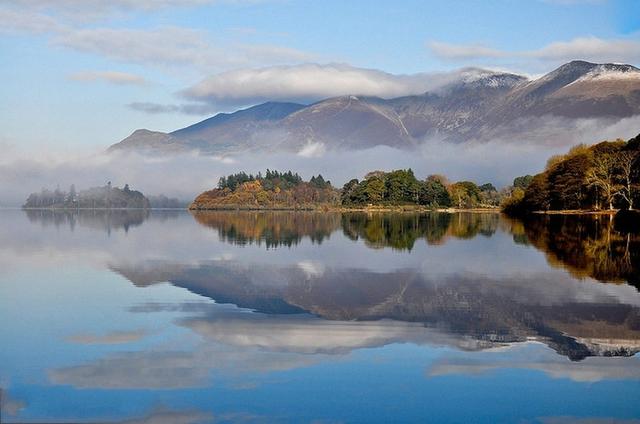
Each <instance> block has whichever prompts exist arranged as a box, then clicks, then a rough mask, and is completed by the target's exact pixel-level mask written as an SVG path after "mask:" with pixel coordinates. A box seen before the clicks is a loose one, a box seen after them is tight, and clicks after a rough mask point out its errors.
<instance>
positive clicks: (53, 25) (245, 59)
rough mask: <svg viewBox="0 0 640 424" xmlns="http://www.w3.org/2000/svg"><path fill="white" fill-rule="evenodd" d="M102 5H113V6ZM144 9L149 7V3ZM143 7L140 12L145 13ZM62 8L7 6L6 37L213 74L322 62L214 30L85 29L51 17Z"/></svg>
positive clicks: (1, 16)
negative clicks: (223, 37)
mask: <svg viewBox="0 0 640 424" xmlns="http://www.w3.org/2000/svg"><path fill="white" fill-rule="evenodd" d="M24 3H30V2H24ZM41 3H42V4H44V2H39V1H36V2H34V4H35V5H36V6H38V5H41ZM75 3H76V2H75V1H71V0H69V1H67V2H64V4H68V5H72V4H75ZM87 3H88V4H89V3H94V2H93V1H88V2H87ZM99 3H100V4H108V3H109V2H99ZM117 3H118V2H117ZM129 3H133V2H128V1H124V0H122V1H121V2H119V3H118V4H120V6H121V7H125V6H126V5H129ZM160 3H161V4H174V3H176V4H177V3H179V2H178V1H174V0H165V1H162V2H160ZM191 3H195V1H193V2H191ZM83 4H84V3H83ZM136 4H137V2H136ZM144 4H146V2H143V5H144ZM150 4H151V2H149V6H148V7H151V5H150ZM143 5H142V6H140V7H139V9H142V10H144V6H143ZM60 7H61V6H60V5H58V4H57V3H56V7H55V8H53V7H52V8H48V7H44V5H42V7H32V8H24V7H23V8H19V7H7V6H6V5H2V6H0V21H2V22H3V26H2V28H1V29H0V33H9V34H21V33H26V34H38V35H43V36H45V37H47V39H48V41H49V42H50V44H52V45H53V46H59V47H65V48H69V49H72V50H75V51H79V52H83V53H88V54H95V55H99V56H102V57H105V58H107V59H111V60H114V61H118V62H124V63H134V64H141V65H154V66H164V67H167V66H183V67H189V68H193V69H195V70H199V71H202V72H207V73H209V72H212V71H222V70H225V69H232V68H239V67H250V66H264V65H267V64H268V65H274V64H290V63H299V62H301V61H310V60H313V59H314V58H315V57H316V55H314V54H312V53H308V52H303V51H300V50H297V49H294V48H291V47H286V46H279V45H271V44H264V43H263V44H246V43H242V44H240V43H228V42H225V43H224V44H223V43H218V42H217V41H216V40H215V39H213V38H212V37H211V35H210V33H209V32H208V31H205V30H198V29H192V28H185V27H179V26H160V27H155V28H142V29H140V28H135V29H133V28H122V27H117V28H114V27H80V26H79V25H78V23H77V22H74V21H69V20H65V19H64V18H61V17H60V16H59V15H58V14H55V13H54V14H51V13H49V12H50V9H55V10H57V9H58V8H60ZM104 7H106V6H104ZM114 7H115V6H114ZM158 7H159V6H158ZM96 10H100V7H98V6H96Z"/></svg>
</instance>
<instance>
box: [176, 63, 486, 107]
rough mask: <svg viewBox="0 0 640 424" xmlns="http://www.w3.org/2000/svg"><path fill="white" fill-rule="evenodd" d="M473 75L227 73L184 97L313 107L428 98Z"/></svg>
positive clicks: (345, 68)
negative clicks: (345, 100) (335, 101)
mask: <svg viewBox="0 0 640 424" xmlns="http://www.w3.org/2000/svg"><path fill="white" fill-rule="evenodd" d="M469 72H474V71H473V70H462V71H459V72H450V73H432V74H427V73H421V74H413V75H395V74H390V73H387V72H383V71H379V70H375V69H366V68H356V67H354V66H351V65H347V64H335V63H333V64H326V65H322V64H315V63H307V64H301V65H292V66H271V67H266V68H261V69H240V70H235V71H229V72H223V73H219V74H216V75H213V76H211V77H209V78H207V79H205V80H203V81H202V82H200V83H198V84H196V85H194V86H192V87H190V88H188V89H187V90H185V91H184V92H183V94H184V95H185V96H186V97H187V98H190V99H192V100H200V101H205V102H209V103H212V104H230V105H243V104H245V105H246V104H255V103H259V102H262V101H269V100H289V101H301V102H308V101H315V100H319V99H324V98H327V97H336V96H342V95H347V94H353V95H364V96H378V97H385V98H391V97H398V96H405V95H411V94H419V93H424V92H425V91H428V90H430V89H434V88H437V87H440V86H442V85H444V84H446V83H448V82H451V81H454V80H456V79H457V78H459V77H460V76H461V75H462V74H464V73H469ZM475 72H477V71H475Z"/></svg>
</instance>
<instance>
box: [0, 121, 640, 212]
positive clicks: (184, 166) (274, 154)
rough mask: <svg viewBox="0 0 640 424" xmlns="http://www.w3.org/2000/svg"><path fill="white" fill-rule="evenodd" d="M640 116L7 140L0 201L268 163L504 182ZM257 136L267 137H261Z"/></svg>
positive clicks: (188, 182) (213, 180)
mask: <svg viewBox="0 0 640 424" xmlns="http://www.w3.org/2000/svg"><path fill="white" fill-rule="evenodd" d="M638 128H640V116H636V117H631V118H626V119H622V120H617V121H611V120H602V119H580V120H570V119H565V118H558V117H546V118H545V117H542V118H535V119H532V120H528V121H526V122H520V123H518V126H516V127H515V128H511V129H509V128H506V129H505V130H504V131H503V132H497V133H496V134H494V136H492V137H489V138H484V139H479V140H475V141H470V142H467V143H451V142H446V141H442V140H438V139H434V138H430V139H426V140H421V141H420V144H419V147H418V149H417V150H399V149H394V148H391V147H386V146H378V147H372V148H368V149H364V150H357V151H348V150H329V149H324V148H323V147H322V146H320V145H308V146H307V147H305V148H303V149H302V150H301V151H298V152H296V151H289V152H281V151H277V150H276V151H274V149H273V146H274V145H275V144H274V143H275V142H277V141H278V140H281V138H279V136H276V137H273V138H270V137H269V136H268V134H262V136H261V137H260V140H257V141H256V144H255V145H256V146H258V147H260V146H261V147H260V148H259V149H257V150H256V151H254V152H247V153H239V154H234V155H226V156H204V155H199V154H197V153H195V152H187V153H184V154H179V155H173V156H144V155H140V154H136V153H133V152H121V153H116V154H110V155H109V154H104V153H102V152H101V153H94V154H89V153H75V154H74V153H69V152H59V151H54V152H47V151H46V150H43V149H42V148H39V149H38V150H37V152H33V151H29V150H20V149H18V148H16V147H15V145H14V147H11V146H9V148H8V149H6V150H3V153H4V154H3V155H2V156H1V157H0V193H1V195H0V205H13V206H17V205H21V204H22V203H23V202H24V201H25V199H26V197H27V196H28V195H29V193H31V192H34V191H39V190H40V189H41V188H42V187H48V188H50V189H53V188H55V186H56V185H57V184H60V187H61V188H63V189H66V188H68V187H69V186H70V185H71V184H72V183H73V184H75V185H76V187H77V188H78V189H83V188H88V187H93V186H102V185H104V184H106V182H107V181H112V182H113V184H114V185H117V186H124V184H125V183H128V184H130V185H131V187H132V188H134V189H137V190H141V191H142V192H143V193H145V194H148V195H153V194H160V193H163V194H165V195H167V196H171V197H178V198H180V199H184V200H191V199H193V198H194V197H195V196H196V195H197V194H198V193H200V192H202V191H204V190H207V189H210V188H212V187H215V186H216V184H217V182H218V178H220V177H221V176H223V175H227V174H230V173H234V172H238V171H246V172H251V173H257V172H258V171H263V172H264V170H265V169H266V168H269V169H281V170H286V169H291V170H293V171H297V172H299V173H300V174H301V175H302V176H303V177H305V178H310V177H311V175H318V174H319V173H320V174H322V175H323V176H324V177H325V178H328V179H330V180H331V181H332V182H333V183H334V184H335V185H336V186H341V185H342V184H344V183H345V182H346V181H348V180H350V179H351V178H362V176H364V175H365V174H366V173H367V172H369V171H371V170H375V169H382V170H391V169H398V168H409V167H410V168H412V169H413V170H414V171H415V173H416V175H417V176H418V177H420V178H424V177H426V176H427V175H429V174H444V175H447V176H448V177H449V178H450V179H452V180H473V181H477V182H479V183H484V182H491V183H493V184H494V185H496V186H498V187H500V186H504V185H507V184H510V183H511V181H513V178H514V177H517V176H519V175H524V174H535V173H538V172H540V171H542V169H544V166H545V164H546V161H547V159H548V158H549V157H550V156H552V155H554V154H558V153H565V152H566V151H567V150H568V149H569V147H570V146H572V145H574V144H578V143H587V144H593V143H597V142H599V141H603V140H607V139H608V140H614V139H616V138H623V139H629V138H631V137H634V136H635V135H637V134H638ZM258 141H259V142H260V143H262V144H258Z"/></svg>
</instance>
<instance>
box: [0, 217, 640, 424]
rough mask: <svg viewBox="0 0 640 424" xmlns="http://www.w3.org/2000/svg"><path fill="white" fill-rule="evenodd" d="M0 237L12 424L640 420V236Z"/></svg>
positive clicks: (458, 226) (4, 364) (595, 232)
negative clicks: (37, 423) (82, 423)
mask: <svg viewBox="0 0 640 424" xmlns="http://www.w3.org/2000/svg"><path fill="white" fill-rule="evenodd" d="M0 222H1V224H0V249H1V250H0V322H1V323H2V325H1V327H0V337H1V340H2V348H1V349H0V364H1V367H0V387H1V388H2V403H1V405H2V415H1V418H0V421H1V422H3V423H7V422H126V423H137V422H140V423H209V422H216V423H218V422H229V423H235V422H242V423H253V422H266V423H274V422H275V423H279V422H283V423H287V422H295V423H298V422H299V423H339V422H340V423H341V422H345V423H372V422H460V423H468V422H475V423H479V422H487V423H511V422H524V423H566V422H576V421H580V420H584V422H598V421H597V420H596V421H593V420H591V419H601V420H603V422H615V421H616V420H620V421H622V422H624V420H631V419H634V418H640V402H638V399H640V358H639V357H638V355H637V352H639V351H640V295H639V293H638V287H640V236H638V235H633V234H626V233H623V232H619V231H616V229H615V227H614V226H613V224H612V221H611V219H610V218H609V217H607V216H582V217H578V216H546V217H544V216H543V217H538V218H535V219H532V220H530V221H528V222H521V221H516V220H510V219H507V218H505V217H502V216H500V215H498V214H480V213H458V214H443V213H429V214H366V213H350V214H340V213H330V212H328V213H312V212H211V213H197V214H191V213H189V212H187V211H151V212H149V211H79V212H73V213H72V212H63V211H44V210H43V211H37V210H30V211H22V210H2V211H0ZM604 420H609V421H604Z"/></svg>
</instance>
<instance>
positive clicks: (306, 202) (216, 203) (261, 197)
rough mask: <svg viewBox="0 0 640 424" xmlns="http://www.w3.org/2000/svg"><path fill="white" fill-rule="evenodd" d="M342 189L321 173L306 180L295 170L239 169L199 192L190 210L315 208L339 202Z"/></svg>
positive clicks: (328, 206) (327, 206) (331, 205)
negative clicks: (252, 171) (237, 171)
mask: <svg viewBox="0 0 640 424" xmlns="http://www.w3.org/2000/svg"><path fill="white" fill-rule="evenodd" d="M339 201H340V192H339V191H338V190H337V189H336V188H335V187H333V186H332V185H331V182H330V181H327V180H325V179H324V178H323V177H322V175H318V176H317V177H316V176H313V177H311V179H310V180H309V181H304V180H303V179H302V177H300V175H298V174H297V173H293V172H292V171H287V172H279V171H271V170H269V169H267V172H266V173H265V174H264V175H263V174H262V173H258V174H257V175H252V174H246V173H245V172H239V173H237V174H232V175H229V176H227V177H222V178H220V181H219V182H218V187H217V188H215V189H213V190H209V191H205V192H204V193H202V194H200V195H199V196H198V197H196V199H195V200H194V201H193V202H192V203H191V205H189V209H191V210H215V209H246V210H256V209H271V210H312V209H320V208H330V207H335V206H337V205H339Z"/></svg>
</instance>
